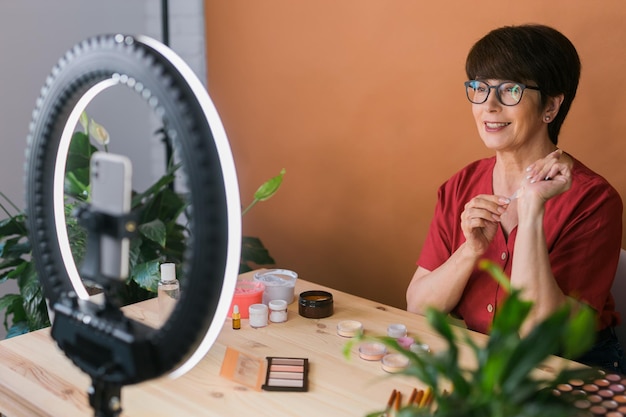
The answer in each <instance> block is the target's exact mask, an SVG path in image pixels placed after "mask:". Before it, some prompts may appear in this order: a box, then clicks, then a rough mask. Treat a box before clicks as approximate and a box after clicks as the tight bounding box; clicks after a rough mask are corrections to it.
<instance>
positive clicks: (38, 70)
mask: <svg viewBox="0 0 626 417" xmlns="http://www.w3.org/2000/svg"><path fill="white" fill-rule="evenodd" d="M169 9H170V13H169V17H170V46H171V48H172V49H173V50H174V51H176V52H178V53H179V55H181V57H182V58H183V59H184V60H185V61H186V62H187V63H188V64H189V65H190V66H191V67H192V69H193V70H194V71H195V72H196V74H197V75H198V76H199V78H200V79H201V80H203V81H204V80H205V79H206V75H205V74H206V70H205V60H204V13H203V2H202V0H185V1H182V2H181V1H171V0H170V5H169ZM117 32H120V33H128V34H145V35H148V36H151V37H154V38H155V39H161V2H160V1H157V0H142V1H139V0H133V1H127V0H107V1H96V0H55V1H49V0H17V1H9V0H0V191H2V192H3V193H4V194H6V195H7V196H8V197H9V198H10V199H11V200H12V201H13V202H15V203H16V204H17V205H18V206H20V207H23V205H24V203H23V202H24V189H23V183H24V180H23V172H24V161H25V158H24V151H25V146H26V136H27V134H28V125H29V122H30V119H31V113H32V111H33V109H34V107H35V100H36V99H37V97H38V95H39V91H40V89H41V87H42V86H43V84H44V81H45V79H46V76H47V75H48V74H49V73H50V71H51V69H52V67H53V66H54V65H55V63H56V62H57V61H58V60H59V58H60V57H61V56H62V55H63V54H64V53H65V51H67V50H68V49H70V48H71V47H72V46H73V45H74V44H76V43H78V42H80V41H81V40H83V39H85V38H87V37H90V36H93V35H97V34H102V33H117ZM112 108H114V109H115V110H117V111H118V112H120V111H121V109H120V108H119V107H118V105H117V103H116V106H112ZM122 110H123V109H122ZM131 111H134V109H133V110H131ZM122 112H123V111H122ZM111 113H114V112H111ZM107 117H108V116H104V117H103V118H104V119H105V120H99V121H101V122H102V124H103V125H105V126H107V128H108V129H109V130H113V131H114V130H115V127H114V126H109V125H107V124H106V122H107V120H106V119H107ZM111 117H113V116H111ZM129 117H131V118H132V115H131V116H129ZM113 120H115V119H113ZM136 120H139V122H137V123H135V124H136V126H131V128H136V129H137V130H136V131H132V130H131V132H134V133H131V134H130V136H132V137H134V136H140V135H144V134H145V132H149V133H148V134H150V132H153V130H154V129H153V126H149V125H148V123H147V122H144V120H145V119H144V118H143V116H137V118H136ZM111 133H112V141H113V140H114V139H115V137H114V135H113V133H114V132H111ZM118 142H119V141H118ZM135 142H136V141H133V140H126V141H124V146H123V147H122V148H123V150H122V151H123V152H124V153H131V154H134V155H137V158H140V159H138V161H139V162H138V165H140V166H139V167H134V168H135V169H134V171H135V172H137V173H139V174H140V175H147V176H148V177H149V176H150V175H151V174H150V173H151V172H152V171H154V172H158V170H159V169H161V165H160V164H161V163H162V155H161V154H162V152H161V150H160V149H159V148H153V150H152V152H149V153H146V152H145V149H141V148H139V149H135V148H137V146H134V145H135ZM141 158H143V159H141ZM133 162H134V163H135V160H134V159H133ZM145 165H148V166H145ZM151 168H154V169H151ZM0 202H2V204H3V205H4V202H3V201H0ZM0 218H4V215H1V217H0ZM15 291H16V289H15V286H14V283H10V284H0V296H1V295H3V294H5V293H7V292H9V293H11V292H15ZM3 319H4V318H3V317H2V316H0V322H1V320H3ZM4 336H5V331H4V327H3V326H1V325H0V338H4Z"/></svg>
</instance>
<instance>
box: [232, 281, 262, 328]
mask: <svg viewBox="0 0 626 417" xmlns="http://www.w3.org/2000/svg"><path fill="white" fill-rule="evenodd" d="M264 290H265V285H263V283H262V282H255V281H248V280H245V279H240V280H237V284H236V286H235V294H234V295H233V301H232V302H231V304H230V309H229V313H228V315H229V317H232V314H231V313H232V311H233V307H235V304H237V305H238V306H239V312H240V313H241V318H242V319H247V318H248V308H249V307H250V306H251V305H252V304H258V303H261V302H262V300H263V291H264Z"/></svg>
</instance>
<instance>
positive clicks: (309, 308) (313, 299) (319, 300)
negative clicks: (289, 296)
mask: <svg viewBox="0 0 626 417" xmlns="http://www.w3.org/2000/svg"><path fill="white" fill-rule="evenodd" d="M298 313H299V314H300V315H301V316H302V317H306V318H308V319H323V318H324V317H329V316H332V315H333V295H332V294H331V293H329V292H327V291H305V292H302V293H300V299H299V300H298Z"/></svg>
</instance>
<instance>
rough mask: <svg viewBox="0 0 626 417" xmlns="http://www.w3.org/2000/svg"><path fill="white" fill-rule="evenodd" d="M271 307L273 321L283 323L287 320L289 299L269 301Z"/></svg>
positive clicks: (271, 319) (268, 304)
mask: <svg viewBox="0 0 626 417" xmlns="http://www.w3.org/2000/svg"><path fill="white" fill-rule="evenodd" d="M267 306H268V307H269V309H270V321H271V322H272V323H283V322H285V321H287V301H285V300H272V301H270V302H269V303H267Z"/></svg>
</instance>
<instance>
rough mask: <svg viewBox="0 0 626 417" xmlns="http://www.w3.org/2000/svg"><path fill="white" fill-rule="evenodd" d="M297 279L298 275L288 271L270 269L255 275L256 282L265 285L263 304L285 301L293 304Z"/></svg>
mask: <svg viewBox="0 0 626 417" xmlns="http://www.w3.org/2000/svg"><path fill="white" fill-rule="evenodd" d="M297 279H298V274H297V273H295V272H294V271H290V270H288V269H268V270H264V271H259V272H257V273H255V274H254V281H256V282H262V283H263V285H265V291H264V292H263V304H269V302H270V301H272V300H285V301H286V302H287V304H291V303H292V302H293V298H294V296H293V292H294V288H295V286H296V280H297Z"/></svg>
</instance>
